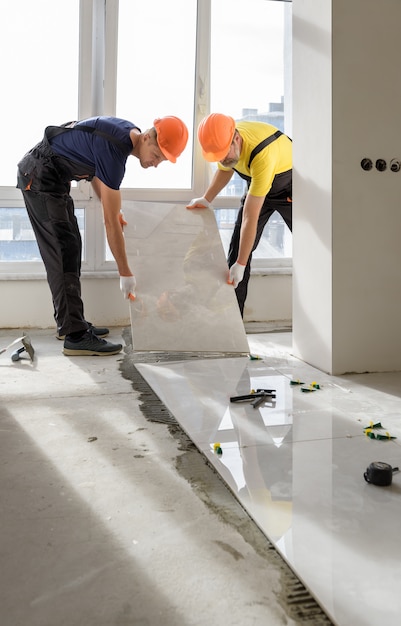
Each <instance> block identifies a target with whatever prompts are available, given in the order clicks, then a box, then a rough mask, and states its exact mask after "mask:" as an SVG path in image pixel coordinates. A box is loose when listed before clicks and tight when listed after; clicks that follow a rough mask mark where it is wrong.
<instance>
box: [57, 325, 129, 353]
mask: <svg viewBox="0 0 401 626" xmlns="http://www.w3.org/2000/svg"><path fill="white" fill-rule="evenodd" d="M121 350H122V345H121V344H120V343H110V341H106V340H105V339H101V338H100V337H97V336H96V335H95V333H94V332H93V329H92V328H91V329H89V330H87V331H86V333H85V334H84V335H83V336H82V337H81V339H78V341H73V340H72V339H68V337H66V338H65V339H64V348H63V353H64V354H66V355H67V356H107V355H108V354H118V353H119V352H121Z"/></svg>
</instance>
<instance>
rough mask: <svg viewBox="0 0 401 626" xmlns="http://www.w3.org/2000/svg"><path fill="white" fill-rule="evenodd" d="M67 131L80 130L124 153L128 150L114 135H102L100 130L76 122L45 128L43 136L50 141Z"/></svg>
mask: <svg viewBox="0 0 401 626" xmlns="http://www.w3.org/2000/svg"><path fill="white" fill-rule="evenodd" d="M69 130H82V131H84V132H86V133H90V134H91V135H98V137H103V139H107V141H110V142H111V143H114V144H115V145H116V146H118V147H119V148H121V150H123V151H124V152H126V151H127V150H128V147H129V146H128V145H127V144H126V143H124V142H123V141H120V140H119V139H117V137H114V135H109V134H108V133H104V132H103V131H102V130H97V129H96V128H94V127H93V126H85V125H84V124H79V125H77V123H76V122H67V124H62V125H61V126H48V127H47V128H46V131H45V134H46V137H47V138H48V139H52V138H53V137H56V136H57V135H60V134H61V133H65V132H67V131H69Z"/></svg>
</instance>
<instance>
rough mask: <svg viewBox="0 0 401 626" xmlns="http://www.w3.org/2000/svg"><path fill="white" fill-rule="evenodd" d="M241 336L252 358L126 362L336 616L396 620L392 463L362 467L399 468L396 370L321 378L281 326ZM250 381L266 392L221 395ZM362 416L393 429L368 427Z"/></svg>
mask: <svg viewBox="0 0 401 626" xmlns="http://www.w3.org/2000/svg"><path fill="white" fill-rule="evenodd" d="M248 340H249V344H250V349H251V353H252V354H259V356H260V357H261V358H260V360H250V359H249V358H248V357H237V358H221V359H207V360H201V359H200V360H195V361H181V362H174V363H169V364H159V365H149V364H140V365H137V366H136V367H137V368H138V370H139V371H140V373H141V374H142V376H143V377H144V378H145V379H146V381H147V382H148V384H149V385H150V386H151V387H152V388H153V390H154V392H155V393H156V394H157V395H158V396H159V398H160V400H161V401H162V402H163V404H165V406H166V407H167V408H168V409H169V411H170V412H171V413H172V414H173V415H174V417H175V418H176V419H177V421H178V422H179V424H180V425H181V427H182V428H183V430H184V431H185V432H186V433H187V434H188V436H189V437H190V438H191V439H192V441H193V442H194V443H195V444H196V446H197V447H198V449H199V450H200V451H201V452H202V453H204V454H205V455H206V457H207V458H208V460H209V461H210V463H211V464H212V465H213V466H214V467H215V469H216V471H217V472H218V473H219V474H220V475H221V477H222V478H223V480H224V481H225V482H226V484H227V486H228V487H229V488H230V489H231V491H232V492H233V494H234V495H235V496H236V497H237V498H238V500H239V501H240V502H241V504H242V505H243V506H244V508H245V509H246V510H247V511H248V513H249V515H250V516H251V517H252V518H253V519H254V521H255V522H256V524H257V525H258V526H259V527H260V528H261V530H262V531H263V532H264V533H265V534H266V536H267V537H268V538H269V540H270V541H271V542H272V543H274V545H275V546H276V548H277V550H278V551H279V552H280V554H281V555H282V556H283V558H284V559H285V561H286V562H287V563H288V564H289V565H290V567H291V568H292V569H293V571H294V572H295V573H296V574H297V575H298V577H299V578H300V580H301V581H302V582H303V583H304V584H305V586H306V587H307V588H308V589H309V591H310V592H311V593H312V595H314V597H315V598H316V600H317V601H318V602H319V603H320V604H321V606H322V607H323V608H324V610H325V611H326V612H327V614H328V616H329V617H330V618H331V619H332V620H333V622H334V623H336V624H338V625H339V626H349V625H350V624H352V626H359V625H360V626H362V625H372V626H376V625H377V626H379V625H380V626H382V625H383V624H386V626H396V625H397V626H398V625H399V623H400V619H401V599H400V595H399V592H398V580H399V578H400V575H401V542H400V521H399V520H400V517H401V505H400V502H401V473H400V474H398V473H394V478H393V482H392V484H391V485H390V486H389V487H377V486H374V485H371V484H368V483H367V482H366V481H365V480H364V472H365V471H366V468H367V467H368V466H369V464H370V463H371V462H373V461H384V462H386V463H388V464H390V465H391V466H392V467H393V468H395V467H398V466H401V447H400V444H401V399H400V394H401V373H391V374H388V375H383V374H377V375H375V374H366V375H355V376H348V377H344V376H343V377H331V376H328V375H327V374H324V373H322V372H320V371H319V370H316V369H314V368H313V367H311V366H309V365H307V364H305V363H303V362H302V361H299V360H297V359H295V358H293V357H292V356H291V348H290V345H291V334H290V333H272V334H266V335H257V336H255V335H249V336H248ZM290 380H300V381H301V382H304V383H305V385H303V386H299V385H291V384H290ZM312 382H317V383H318V386H319V387H320V388H319V389H316V390H315V391H313V392H304V391H302V388H309V385H310V383H312ZM252 389H253V390H256V389H274V390H275V393H276V398H275V399H272V398H270V399H269V400H268V402H267V403H266V404H265V405H262V406H260V407H258V408H253V407H252V405H251V404H250V403H249V402H244V403H243V402H241V403H234V402H231V401H230V398H231V397H233V396H237V395H242V394H249V393H250V391H251V390H252ZM371 422H373V423H379V422H380V423H381V424H382V426H383V428H382V429H378V430H377V431H376V432H379V433H385V432H389V434H390V435H391V436H394V437H396V438H395V439H387V440H378V439H371V438H369V437H367V436H366V434H365V432H364V428H365V427H367V426H369V425H370V424H371ZM216 443H218V444H219V447H220V448H221V450H222V454H218V453H216V446H215V444H216Z"/></svg>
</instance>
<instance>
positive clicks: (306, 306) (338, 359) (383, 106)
mask: <svg viewBox="0 0 401 626" xmlns="http://www.w3.org/2000/svg"><path fill="white" fill-rule="evenodd" d="M293 12H294V20H293V60H294V66H293V76H294V91H293V97H294V100H293V138H294V231H293V232H294V246H293V267H294V274H293V278H294V294H293V297H294V308H293V329H294V334H293V338H294V352H295V354H296V355H297V356H299V357H300V358H302V359H303V360H305V361H307V362H309V363H311V364H313V365H315V366H316V367H319V368H320V369H322V370H324V371H327V372H329V373H332V374H341V373H346V372H365V371H368V372H370V371H388V370H400V369H401V338H400V333H399V322H400V319H401V298H399V293H400V290H401V272H400V266H401V246H400V243H399V237H400V232H401V210H400V206H399V204H400V191H401V172H398V173H394V172H391V171H390V170H389V169H387V170H386V171H385V172H379V171H378V170H377V169H376V168H373V170H372V171H370V172H365V171H363V170H362V168H361V166H360V162H361V159H362V158H363V157H370V158H371V159H372V160H373V161H374V162H375V161H376V159H378V158H383V159H385V160H386V161H387V163H388V162H389V161H390V160H391V159H392V158H394V157H398V158H400V159H401V143H400V139H399V137H400V113H399V106H400V102H401V81H400V80H399V59H400V58H401V38H400V36H399V24H400V23H401V3H400V2H398V1H397V0H381V1H380V2H377V1H376V0H352V2H349V0H320V1H319V2H315V1H314V0H294V2H293Z"/></svg>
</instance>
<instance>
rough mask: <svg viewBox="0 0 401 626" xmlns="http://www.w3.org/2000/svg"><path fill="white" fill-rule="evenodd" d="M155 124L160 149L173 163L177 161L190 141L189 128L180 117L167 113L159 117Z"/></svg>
mask: <svg viewBox="0 0 401 626" xmlns="http://www.w3.org/2000/svg"><path fill="white" fill-rule="evenodd" d="M153 125H154V127H155V129H156V133H157V143H158V145H159V148H160V150H161V151H162V153H163V154H164V156H165V157H166V159H168V160H169V161H171V162H172V163H175V162H176V161H177V157H179V156H180V154H181V152H182V151H183V150H184V148H185V146H186V145H187V141H188V128H187V127H186V126H185V124H184V122H182V121H181V120H180V119H179V118H178V117H174V115H167V116H166V117H160V118H157V119H156V120H155V121H154V122H153Z"/></svg>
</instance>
